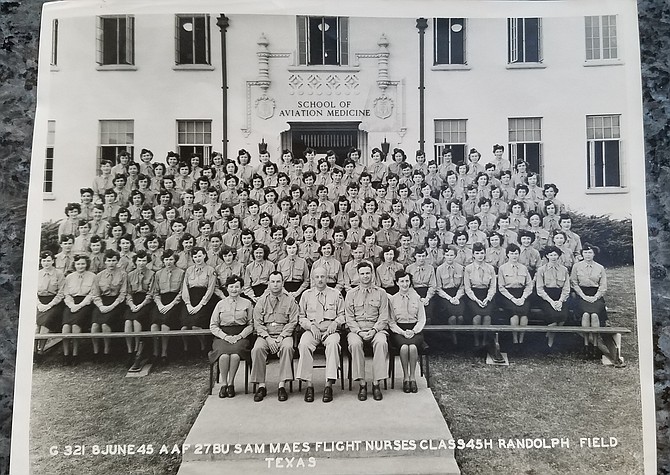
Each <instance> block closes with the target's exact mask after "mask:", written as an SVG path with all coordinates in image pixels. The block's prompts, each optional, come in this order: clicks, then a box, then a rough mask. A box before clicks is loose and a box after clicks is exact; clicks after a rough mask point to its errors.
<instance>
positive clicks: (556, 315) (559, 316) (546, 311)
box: [540, 287, 568, 323]
mask: <svg viewBox="0 0 670 475" xmlns="http://www.w3.org/2000/svg"><path fill="white" fill-rule="evenodd" d="M544 291H545V292H546V293H547V295H548V296H549V298H551V299H552V300H554V301H557V300H558V299H560V298H561V292H562V291H563V289H560V288H558V287H555V288H554V287H545V288H544ZM540 306H541V308H542V320H544V321H545V322H546V323H562V322H564V321H566V320H567V319H568V304H567V302H563V307H562V308H561V311H560V312H557V311H556V310H554V307H552V306H551V304H550V303H549V302H547V301H546V300H544V299H542V298H541V299H540Z"/></svg>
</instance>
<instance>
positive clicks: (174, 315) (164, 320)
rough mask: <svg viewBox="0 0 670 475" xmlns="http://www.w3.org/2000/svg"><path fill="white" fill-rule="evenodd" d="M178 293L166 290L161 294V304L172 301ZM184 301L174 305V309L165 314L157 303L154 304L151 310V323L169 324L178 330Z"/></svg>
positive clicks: (171, 327)
mask: <svg viewBox="0 0 670 475" xmlns="http://www.w3.org/2000/svg"><path fill="white" fill-rule="evenodd" d="M177 295H178V292H165V293H164V294H160V295H159V297H160V299H161V304H163V305H167V304H169V303H170V302H172V301H173V300H174V299H175V297H176V296H177ZM182 306H183V303H181V302H180V303H179V304H177V305H175V306H174V307H172V309H171V310H170V311H169V312H167V313H165V314H163V313H161V312H160V310H158V307H157V306H156V305H154V306H153V308H152V312H151V324H152V325H167V326H168V327H170V329H171V330H176V329H178V328H180V327H179V314H180V313H181V308H182Z"/></svg>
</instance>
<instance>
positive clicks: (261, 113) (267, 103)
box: [256, 94, 276, 120]
mask: <svg viewBox="0 0 670 475" xmlns="http://www.w3.org/2000/svg"><path fill="white" fill-rule="evenodd" d="M275 105H276V103H275V100H274V99H272V98H271V97H268V96H267V95H265V94H263V95H262V96H261V97H259V98H258V99H256V115H257V116H258V117H260V118H261V119H263V120H267V119H269V118H270V117H272V116H273V115H274V114H275Z"/></svg>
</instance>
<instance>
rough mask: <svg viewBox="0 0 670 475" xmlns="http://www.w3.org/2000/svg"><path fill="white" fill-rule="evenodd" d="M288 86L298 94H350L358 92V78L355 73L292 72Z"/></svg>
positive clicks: (290, 91) (292, 92)
mask: <svg viewBox="0 0 670 475" xmlns="http://www.w3.org/2000/svg"><path fill="white" fill-rule="evenodd" d="M288 88H289V94H292V95H298V96H303V95H305V96H339V95H345V96H350V95H357V94H359V93H360V80H359V77H358V74H355V73H353V74H352V73H306V74H305V73H293V74H291V75H290V76H289V78H288Z"/></svg>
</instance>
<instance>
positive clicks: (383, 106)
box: [372, 95, 394, 119]
mask: <svg viewBox="0 0 670 475" xmlns="http://www.w3.org/2000/svg"><path fill="white" fill-rule="evenodd" d="M393 106H394V103H393V99H391V98H390V97H388V96H386V95H383V96H380V97H378V98H376V99H375V100H374V102H373V106H372V108H373V111H374V113H375V115H376V116H377V117H379V118H380V119H388V118H389V117H391V114H393Z"/></svg>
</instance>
